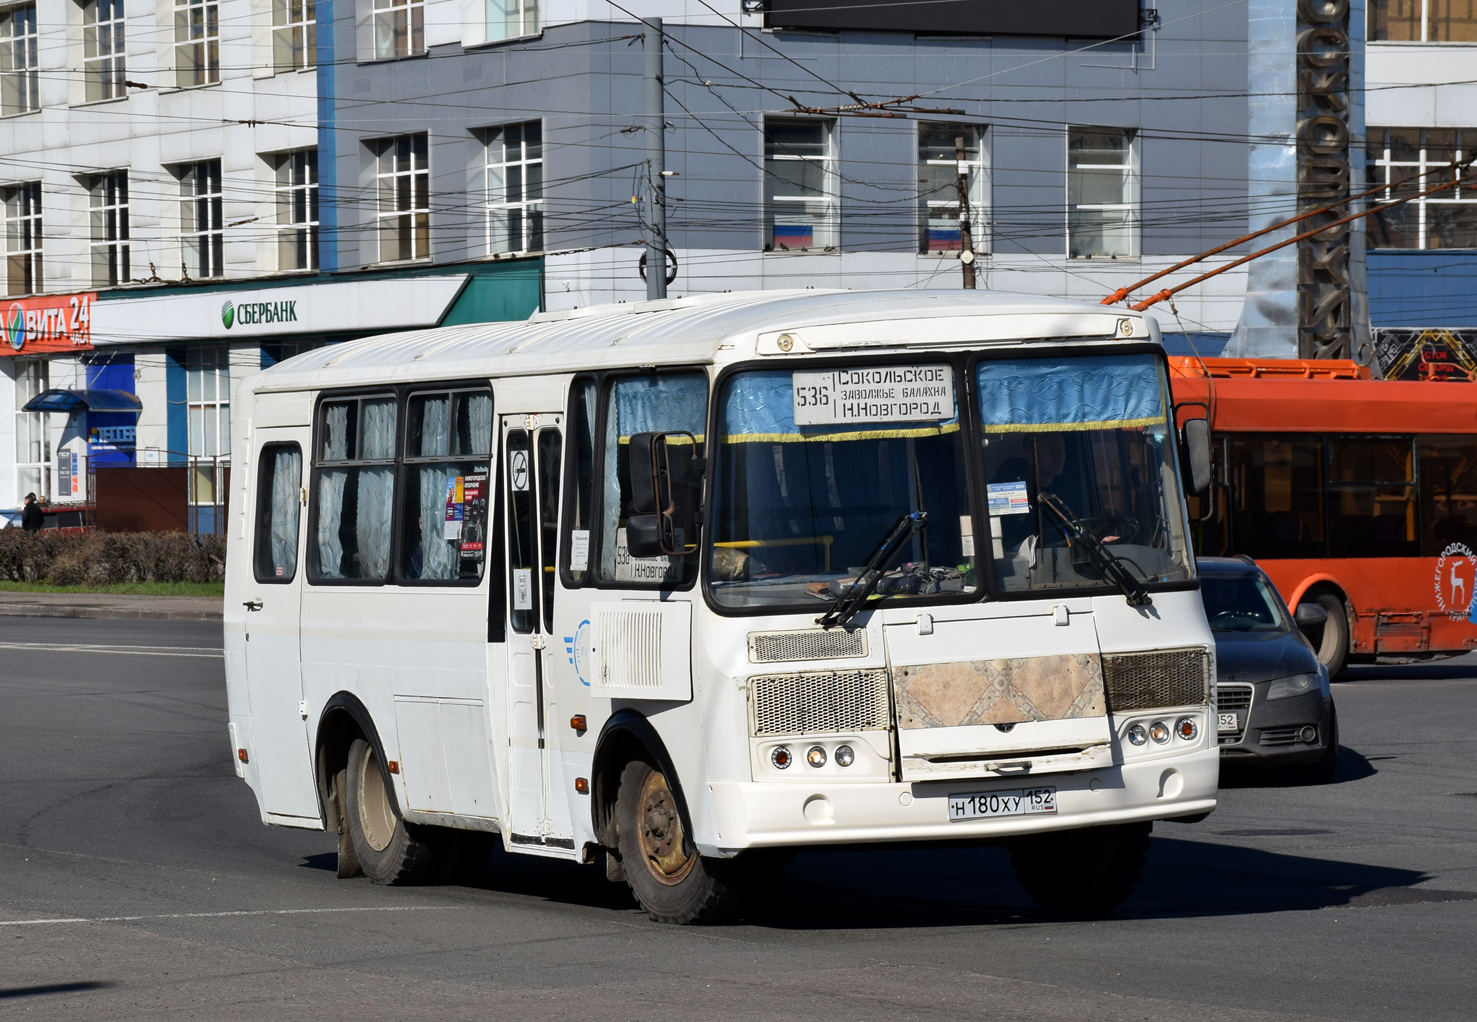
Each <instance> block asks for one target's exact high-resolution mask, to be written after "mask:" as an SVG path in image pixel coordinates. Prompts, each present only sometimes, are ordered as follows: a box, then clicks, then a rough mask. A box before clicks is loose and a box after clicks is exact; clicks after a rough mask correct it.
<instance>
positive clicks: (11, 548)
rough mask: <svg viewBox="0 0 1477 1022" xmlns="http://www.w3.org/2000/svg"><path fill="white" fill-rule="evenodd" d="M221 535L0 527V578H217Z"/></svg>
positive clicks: (99, 581) (68, 581)
mask: <svg viewBox="0 0 1477 1022" xmlns="http://www.w3.org/2000/svg"><path fill="white" fill-rule="evenodd" d="M225 566H226V541H225V537H224V536H210V535H206V536H192V535H189V534H188V533H183V532H100V531H97V530H91V531H88V532H84V533H71V534H66V535H64V534H62V533H60V532H57V531H52V530H46V531H42V532H39V533H34V534H32V533H26V532H23V531H21V530H20V529H5V530H3V531H0V578H3V579H5V580H6V581H10V582H45V583H50V584H52V585H89V586H91V585H108V584H110V583H118V582H219V581H221V580H222V579H223V578H224V577H225Z"/></svg>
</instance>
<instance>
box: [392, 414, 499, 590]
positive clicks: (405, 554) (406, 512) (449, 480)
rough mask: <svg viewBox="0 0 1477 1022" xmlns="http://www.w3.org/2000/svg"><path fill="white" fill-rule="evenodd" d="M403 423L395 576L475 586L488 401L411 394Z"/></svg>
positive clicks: (481, 557)
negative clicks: (402, 474)
mask: <svg viewBox="0 0 1477 1022" xmlns="http://www.w3.org/2000/svg"><path fill="white" fill-rule="evenodd" d="M405 418H406V429H405V492H404V495H403V496H402V498H401V501H402V503H401V523H400V577H401V578H402V579H403V580H404V581H406V582H420V583H436V582H441V583H443V584H451V583H458V582H460V583H465V584H472V583H475V582H476V581H477V580H479V579H480V578H481V577H482V567H483V564H484V562H485V560H486V554H487V519H488V508H489V505H490V503H491V498H492V484H491V480H490V477H489V468H490V462H489V460H488V459H489V456H490V454H491V451H492V395H491V394H489V393H488V392H487V391H485V390H482V391H468V390H461V391H451V392H449V393H448V392H446V391H439V392H436V393H420V394H412V395H411V396H410V401H409V402H408V404H407V406H406V416H405Z"/></svg>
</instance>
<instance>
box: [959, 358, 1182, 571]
mask: <svg viewBox="0 0 1477 1022" xmlns="http://www.w3.org/2000/svg"><path fill="white" fill-rule="evenodd" d="M977 374H978V378H977V384H978V388H977V389H978V392H979V411H980V429H981V432H982V434H983V436H982V440H983V443H984V455H985V482H986V492H987V498H988V504H989V516H990V530H991V540H990V543H991V552H992V555H993V559H994V562H995V577H996V580H997V582H998V583H999V585H1000V586H1001V588H1003V589H1006V590H1024V589H1039V588H1053V587H1067V586H1082V585H1091V584H1101V583H1102V581H1103V571H1102V568H1101V566H1100V564H1099V563H1098V560H1099V558H1095V557H1094V556H1093V555H1092V552H1091V551H1092V550H1093V548H1094V547H1096V548H1098V549H1101V550H1105V551H1107V555H1108V556H1112V557H1115V558H1117V559H1118V560H1119V561H1121V562H1122V563H1123V565H1124V566H1125V567H1127V568H1128V570H1130V571H1131V572H1133V573H1134V574H1135V575H1137V576H1138V577H1139V578H1140V579H1142V580H1144V581H1147V582H1161V581H1175V580H1179V579H1183V578H1187V577H1189V572H1190V554H1189V544H1188V541H1187V538H1186V533H1185V522H1184V520H1183V516H1182V515H1181V513H1180V508H1181V502H1180V496H1179V494H1180V485H1179V481H1178V476H1177V469H1176V466H1175V465H1174V463H1173V461H1172V459H1171V457H1170V455H1171V452H1172V447H1171V445H1170V443H1169V428H1170V426H1169V417H1168V414H1167V412H1166V400H1165V386H1164V379H1163V371H1162V368H1161V365H1160V363H1159V361H1158V359H1156V358H1155V357H1154V356H1152V355H1148V354H1142V355H1140V354H1121V355H1084V356H1076V357H1072V358H1057V357H1050V358H1039V359H1001V360H994V359H991V360H987V361H983V362H981V363H980V364H979V368H978V370H977ZM1083 536H1085V537H1086V539H1085V540H1083V539H1080V538H1079V537H1083Z"/></svg>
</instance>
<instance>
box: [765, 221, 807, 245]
mask: <svg viewBox="0 0 1477 1022" xmlns="http://www.w3.org/2000/svg"><path fill="white" fill-rule="evenodd" d="M774 247H775V248H777V249H792V248H814V247H815V228H814V227H812V226H810V225H809V224H775V225H774Z"/></svg>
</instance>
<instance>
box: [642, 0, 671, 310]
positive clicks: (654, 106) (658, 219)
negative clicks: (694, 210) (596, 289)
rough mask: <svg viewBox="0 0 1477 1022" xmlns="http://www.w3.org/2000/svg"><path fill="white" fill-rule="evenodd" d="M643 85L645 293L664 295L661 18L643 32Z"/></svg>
mask: <svg viewBox="0 0 1477 1022" xmlns="http://www.w3.org/2000/svg"><path fill="white" fill-rule="evenodd" d="M641 52H642V56H644V57H645V69H644V74H643V75H642V77H643V78H644V79H645V85H646V197H647V203H646V230H647V235H646V297H647V298H648V299H655V298H665V297H667V178H666V176H665V174H664V173H663V172H664V171H665V170H666V169H667V141H666V122H667V116H666V99H665V97H664V96H663V94H662V77H663V76H662V19H661V18H647V19H646V33H645V34H644V35H643V36H642V46H641Z"/></svg>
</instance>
